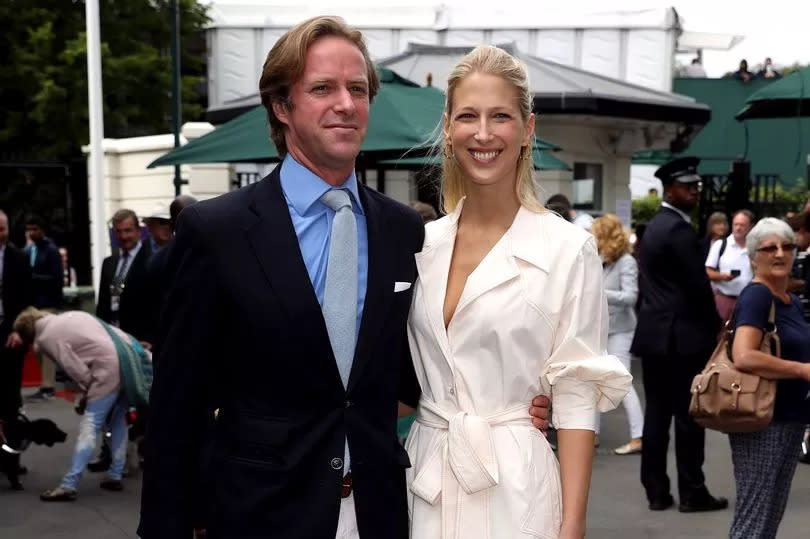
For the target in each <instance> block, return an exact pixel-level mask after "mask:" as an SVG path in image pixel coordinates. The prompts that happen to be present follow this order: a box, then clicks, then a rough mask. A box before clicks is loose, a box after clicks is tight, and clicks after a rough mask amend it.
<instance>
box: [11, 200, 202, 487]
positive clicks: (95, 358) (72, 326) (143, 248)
mask: <svg viewBox="0 0 810 539" xmlns="http://www.w3.org/2000/svg"><path fill="white" fill-rule="evenodd" d="M193 202H195V200H194V199H193V198H191V197H188V196H181V197H178V198H177V199H176V200H175V201H174V202H172V204H171V212H172V215H169V211H168V210H167V211H166V212H165V213H166V215H165V217H164V216H163V215H162V214H160V215H158V216H155V215H152V216H149V217H147V218H146V219H144V224H145V225H146V227H147V228H148V230H149V235H148V237H142V234H141V226H140V221H139V219H138V216H137V215H136V214H135V212H133V211H132V210H128V209H122V210H119V211H117V212H116V213H115V214H114V215H113V217H112V220H111V224H112V230H113V235H114V238H115V247H116V252H115V253H114V254H113V255H111V256H109V257H107V258H106V259H105V260H104V262H103V265H102V271H101V280H100V288H99V290H98V295H97V297H98V302H97V305H96V310H95V316H93V315H91V314H88V313H85V312H83V311H73V310H67V311H65V310H64V307H65V305H64V302H63V287H69V286H71V285H75V271H74V270H73V269H72V268H71V267H70V266H69V264H68V260H67V257H66V252H65V250H63V249H59V248H57V246H56V244H55V243H54V242H53V241H52V240H51V239H49V238H48V237H47V236H46V235H45V226H46V225H45V222H44V221H43V220H42V219H41V218H40V217H37V216H30V217H28V218H27V219H26V230H25V232H26V238H27V239H28V240H29V243H28V245H27V246H26V247H25V248H24V250H19V249H17V248H16V247H15V246H14V245H12V244H10V243H9V242H8V236H9V234H8V218H7V216H6V215H5V213H3V212H0V259H4V261H5V262H4V264H3V266H4V267H5V272H0V273H2V275H3V276H2V281H1V282H2V285H3V286H2V291H3V301H2V305H0V307H2V309H1V310H0V319H1V320H2V325H0V328H1V329H2V335H0V336H2V338H3V341H4V344H5V347H4V348H3V349H2V351H1V352H0V359H2V361H1V362H0V369H2V371H1V372H0V379H2V380H3V383H4V384H3V388H2V394H3V398H2V401H3V408H2V411H1V412H2V413H0V421H2V425H3V426H4V427H5V428H4V429H3V430H4V431H6V432H11V431H14V430H15V428H16V426H17V424H18V423H19V417H18V411H19V409H20V407H21V404H22V400H21V398H20V385H21V376H22V367H23V361H24V354H25V352H26V351H27V350H28V349H29V348H33V350H34V352H35V354H36V356H37V357H38V358H39V359H40V361H41V365H42V369H41V371H42V385H41V387H40V388H39V389H38V390H37V391H36V393H34V394H32V395H29V396H28V398H27V400H28V401H31V402H36V401H47V400H50V399H53V398H54V394H55V385H56V377H55V371H56V367H57V366H58V368H59V369H61V371H62V372H64V373H65V375H66V376H67V377H68V378H70V379H71V380H72V382H73V383H74V384H75V385H76V387H77V388H78V391H79V400H80V402H79V404H78V406H77V411H79V412H80V413H81V415H82V419H81V422H80V425H79V436H78V438H77V440H76V448H75V451H74V454H73V459H72V462H71V464H70V468H69V471H68V473H67V474H66V475H65V476H64V478H63V479H62V482H61V484H60V485H59V486H58V487H56V488H53V489H49V490H47V491H45V492H43V493H42V494H41V499H42V500H43V501H58V500H75V499H76V497H77V493H76V491H77V487H78V483H79V479H80V477H81V475H82V473H83V472H84V470H85V468H86V467H87V466H88V463H90V460H91V458H92V455H93V453H94V448H95V446H96V443H97V439H98V437H99V435H100V434H101V433H109V435H110V436H109V445H107V446H105V451H102V454H101V459H100V462H98V461H97V462H95V463H90V464H95V465H96V466H97V467H98V471H106V472H107V477H106V478H105V479H104V480H103V481H102V482H101V487H102V488H104V489H107V490H121V489H122V488H123V485H122V483H121V477H122V474H123V472H124V465H125V455H126V449H127V441H128V439H130V438H138V437H139V436H140V435H142V429H139V428H138V426H135V427H134V428H133V427H128V424H127V418H130V419H132V418H133V417H138V415H139V414H136V413H130V411H131V409H135V410H138V411H139V413H140V415H142V416H146V415H147V412H148V407H147V405H146V403H147V401H148V392H149V384H150V379H149V378H150V376H151V355H150V353H149V350H151V347H152V346H151V342H152V341H153V339H154V333H155V331H156V327H157V320H158V314H159V309H160V304H161V303H162V301H163V293H164V291H165V289H166V286H167V284H166V282H165V279H166V275H165V268H164V265H165V255H166V253H167V251H162V249H163V248H165V247H167V246H168V244H169V243H170V242H171V236H172V230H173V222H174V220H175V219H176V217H177V214H179V212H180V211H181V210H182V209H183V208H184V207H185V206H188V205H190V204H191V203H193ZM156 221H159V222H156ZM167 230H168V232H167ZM161 252H162V254H161ZM106 439H107V438H106V437H105V440H106ZM130 458H131V459H132V460H134V461H135V462H131V463H130V465H131V466H137V465H138V462H137V458H136V457H130ZM6 468H11V470H7V471H11V472H12V473H11V475H10V476H9V478H10V479H12V477H13V479H12V484H13V485H12V486H14V487H15V488H18V489H19V488H22V483H21V482H20V481H19V474H15V473H14V468H16V469H17V470H18V471H19V470H20V469H23V468H22V466H21V464H20V463H19V455H18V454H17V455H15V457H14V462H13V463H11V462H9V463H7V466H6Z"/></svg>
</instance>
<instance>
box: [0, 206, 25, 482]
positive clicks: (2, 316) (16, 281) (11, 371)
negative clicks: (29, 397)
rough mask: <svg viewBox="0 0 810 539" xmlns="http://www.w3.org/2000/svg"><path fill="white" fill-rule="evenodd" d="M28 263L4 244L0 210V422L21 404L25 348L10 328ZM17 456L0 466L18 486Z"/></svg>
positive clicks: (13, 418) (20, 306)
mask: <svg viewBox="0 0 810 539" xmlns="http://www.w3.org/2000/svg"><path fill="white" fill-rule="evenodd" d="M31 297H32V292H31V266H30V263H29V260H28V258H26V256H25V254H24V253H23V252H22V251H20V250H19V249H17V248H16V247H15V246H14V245H11V244H10V243H8V217H7V216H6V214H5V212H3V211H2V210H0V422H2V423H3V424H6V425H8V424H11V423H15V422H16V421H17V412H18V411H19V409H20V406H21V405H22V402H21V400H20V386H21V385H22V370H23V361H24V358H25V350H23V348H22V340H21V339H20V336H19V335H17V334H16V333H14V332H13V331H12V325H13V324H14V319H15V318H17V316H18V315H19V314H20V312H22V310H23V309H24V308H25V307H27V306H28V305H29V304H30V303H31ZM19 462H20V459H19V455H14V456H10V455H5V456H3V458H2V459H1V460H0V467H3V468H4V471H5V472H6V474H7V475H8V477H9V480H10V481H11V486H12V487H13V488H15V489H21V488H22V485H21V484H20V482H19V479H17V475H18V471H19V466H20V465H19Z"/></svg>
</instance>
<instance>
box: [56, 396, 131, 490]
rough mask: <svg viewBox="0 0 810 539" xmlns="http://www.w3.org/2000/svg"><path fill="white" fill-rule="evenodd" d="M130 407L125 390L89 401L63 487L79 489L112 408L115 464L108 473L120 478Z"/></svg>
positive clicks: (111, 419) (124, 455) (111, 448)
mask: <svg viewBox="0 0 810 539" xmlns="http://www.w3.org/2000/svg"><path fill="white" fill-rule="evenodd" d="M128 408H129V406H128V404H127V398H126V395H124V393H123V391H117V392H115V393H111V394H109V395H107V396H106V397H102V398H100V399H97V400H94V401H90V402H88V403H87V408H86V409H85V411H84V416H83V417H82V420H81V422H80V423H79V435H78V437H77V438H76V447H75V449H74V450H73V458H72V460H71V462H70V469H69V470H68V473H67V474H65V476H64V477H63V478H62V484H61V485H60V486H61V487H62V488H65V489H71V490H76V487H77V486H78V485H79V479H80V478H81V477H82V473H83V472H84V469H85V468H86V467H87V463H88V462H90V458H91V457H92V456H93V452H94V451H95V449H96V440H97V439H98V435H99V434H100V433H101V432H102V430H103V428H104V424H105V421H106V419H107V415H108V414H110V410H112V414H110V422H109V424H110V430H111V434H112V437H111V439H110V451H111V453H112V464H111V465H110V470H109V471H108V472H107V475H108V477H109V478H110V479H119V480H120V479H121V473H122V472H123V471H124V462H125V460H126V456H127V422H126V413H127V409H128Z"/></svg>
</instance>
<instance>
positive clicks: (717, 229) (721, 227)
mask: <svg viewBox="0 0 810 539" xmlns="http://www.w3.org/2000/svg"><path fill="white" fill-rule="evenodd" d="M726 234H728V226H727V225H726V222H725V221H716V222H715V223H714V224H713V225H712V236H714V237H715V238H724V237H725V236H726Z"/></svg>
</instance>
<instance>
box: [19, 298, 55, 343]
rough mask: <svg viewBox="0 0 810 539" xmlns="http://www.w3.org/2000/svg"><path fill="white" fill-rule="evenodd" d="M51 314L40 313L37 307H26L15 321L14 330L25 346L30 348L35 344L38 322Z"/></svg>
mask: <svg viewBox="0 0 810 539" xmlns="http://www.w3.org/2000/svg"><path fill="white" fill-rule="evenodd" d="M49 314H51V313H48V312H45V311H40V310H39V309H37V308H36V307H26V308H25V309H23V311H22V312H21V313H20V314H19V315H18V316H17V318H16V319H15V320H14V325H13V326H12V329H13V330H14V331H16V332H17V333H18V334H19V335H20V338H21V339H22V340H23V343H24V344H26V345H29V346H30V345H31V343H33V342H34V337H36V323H37V320H40V319H42V318H44V317H46V316H48V315H49Z"/></svg>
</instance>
